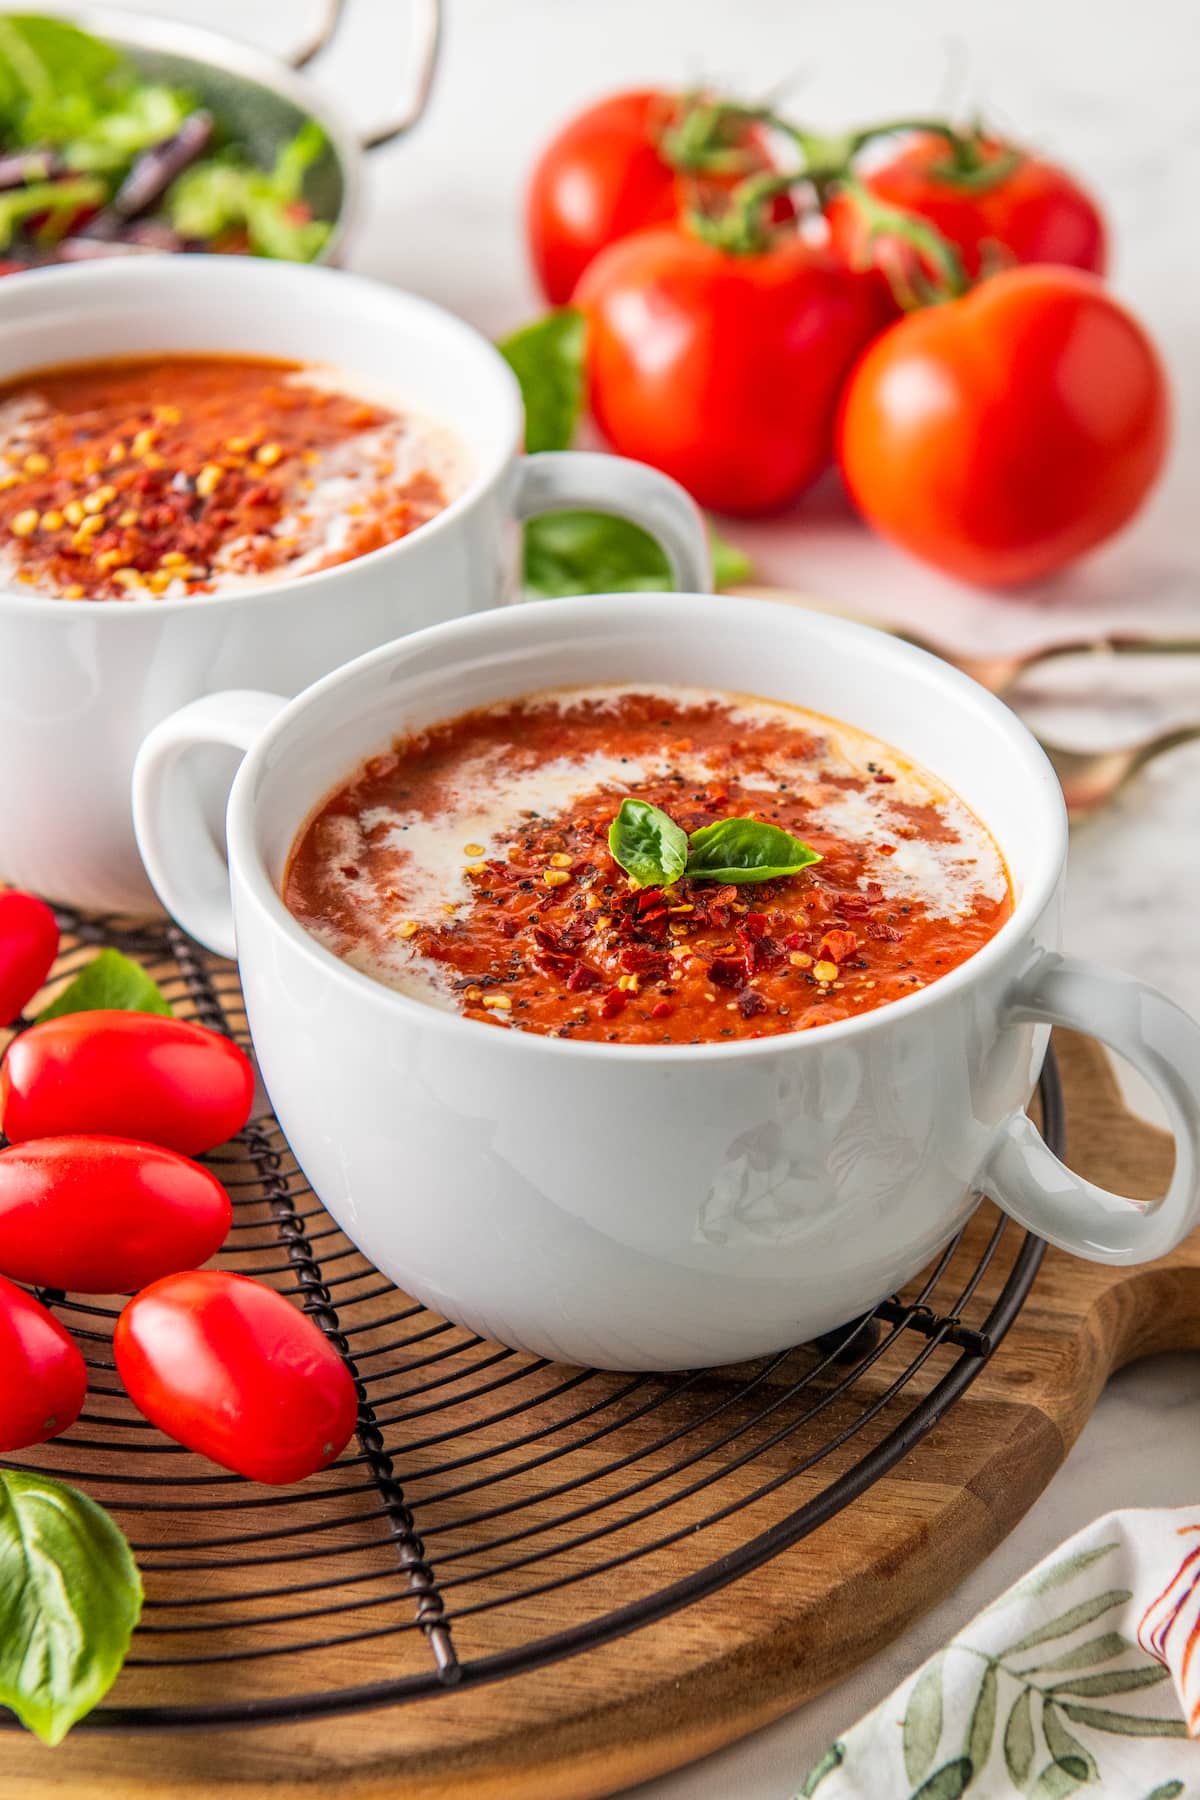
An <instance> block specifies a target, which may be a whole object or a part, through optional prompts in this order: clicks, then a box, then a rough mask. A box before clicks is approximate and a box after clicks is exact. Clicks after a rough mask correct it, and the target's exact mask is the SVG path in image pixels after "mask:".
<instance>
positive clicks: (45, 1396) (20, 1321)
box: [0, 1275, 87, 1452]
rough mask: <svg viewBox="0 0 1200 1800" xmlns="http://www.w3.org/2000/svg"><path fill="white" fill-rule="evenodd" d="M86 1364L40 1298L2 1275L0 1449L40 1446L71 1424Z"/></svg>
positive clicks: (79, 1406) (84, 1387) (79, 1403)
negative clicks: (16, 1285) (27, 1292)
mask: <svg viewBox="0 0 1200 1800" xmlns="http://www.w3.org/2000/svg"><path fill="white" fill-rule="evenodd" d="M86 1394H87V1365H86V1364H85V1363H84V1360H83V1357H82V1356H81V1355H80V1354H79V1348H78V1346H77V1345H76V1343H75V1340H74V1338H73V1337H71V1335H70V1333H69V1332H67V1331H64V1330H63V1327H62V1326H61V1325H60V1324H59V1322H58V1320H57V1319H56V1318H54V1317H53V1316H52V1314H50V1313H48V1312H47V1311H46V1308H45V1307H44V1306H43V1305H42V1303H41V1301H40V1300H35V1299H34V1298H33V1296H32V1294H26V1293H24V1292H22V1290H21V1289H20V1288H19V1287H14V1286H13V1284H12V1282H11V1281H5V1279H4V1277H3V1276H2V1275H0V1452H4V1451H9V1450H25V1449H27V1448H28V1447H29V1445H30V1444H44V1443H45V1442H46V1439H47V1438H52V1437H57V1436H58V1434H59V1432H60V1431H66V1430H67V1428H68V1426H70V1425H73V1424H74V1423H75V1421H76V1419H77V1418H78V1417H79V1414H80V1412H81V1411H82V1410H83V1402H84V1399H85V1397H86Z"/></svg>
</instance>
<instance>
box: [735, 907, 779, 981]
mask: <svg viewBox="0 0 1200 1800" xmlns="http://www.w3.org/2000/svg"><path fill="white" fill-rule="evenodd" d="M751 919H757V920H760V921H762V923H764V924H765V922H766V914H765V913H749V914H747V916H746V918H745V919H744V920H743V921H742V923H741V924H740V925H739V926H738V928H737V933H736V936H737V941H738V943H739V944H740V946H741V948H742V950H743V952H744V953H745V957H746V966H747V967H748V968H749V970H750V972H751V974H753V973H754V971H755V970H756V969H768V968H770V966H771V964H772V963H776V962H778V961H779V959H780V957H781V956H782V955H783V945H782V944H781V943H780V942H779V940H778V939H777V938H773V937H768V936H766V935H765V934H764V933H762V932H759V933H756V932H755V930H754V927H753V926H752V925H751V923H750V921H751Z"/></svg>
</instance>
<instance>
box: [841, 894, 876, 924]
mask: <svg viewBox="0 0 1200 1800" xmlns="http://www.w3.org/2000/svg"><path fill="white" fill-rule="evenodd" d="M870 910H871V906H870V902H869V901H868V899H867V896H866V895H865V894H843V895H842V896H841V898H840V899H839V900H838V911H839V912H842V913H845V915H846V917H847V918H848V919H864V918H865V917H866V916H867V914H868V913H869V912H870Z"/></svg>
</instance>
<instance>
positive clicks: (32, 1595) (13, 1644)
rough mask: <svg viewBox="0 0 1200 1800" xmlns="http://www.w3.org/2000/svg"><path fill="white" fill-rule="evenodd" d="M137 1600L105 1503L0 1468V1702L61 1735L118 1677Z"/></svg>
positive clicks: (130, 1563)
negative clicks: (101, 1503)
mask: <svg viewBox="0 0 1200 1800" xmlns="http://www.w3.org/2000/svg"><path fill="white" fill-rule="evenodd" d="M141 1610H142V1582H141V1577H140V1576H139V1574H138V1571H137V1565H136V1563H135V1562H134V1560H133V1554H132V1552H131V1551H130V1548H129V1545H128V1543H127V1542H126V1541H125V1538H124V1536H123V1535H122V1533H121V1532H120V1531H119V1530H118V1528H117V1526H116V1524H115V1523H114V1522H113V1520H112V1519H111V1518H110V1517H109V1515H108V1514H107V1513H106V1512H105V1511H104V1509H103V1507H100V1506H97V1505H96V1503H95V1501H94V1500H89V1499H88V1497H87V1495H86V1494H81V1493H80V1492H79V1491H78V1489H77V1488H73V1487H67V1486H66V1485H65V1483H63V1482H59V1481H51V1480H50V1478H49V1477H48V1476H45V1475H19V1474H17V1473H16V1472H15V1471H13V1470H11V1469H0V1705H4V1706H9V1707H11V1708H12V1710H13V1712H15V1713H16V1715H17V1717H18V1718H19V1719H20V1720H21V1722H22V1724H24V1725H27V1726H28V1727H29V1729H30V1731H33V1732H36V1733H37V1735H38V1737H40V1738H41V1739H42V1741H43V1743H46V1744H57V1743H60V1742H61V1741H62V1739H63V1738H64V1737H65V1736H66V1734H67V1732H68V1731H69V1730H70V1729H71V1727H72V1725H74V1724H75V1723H76V1721H77V1720H79V1719H81V1718H82V1717H83V1716H84V1714H85V1713H88V1712H90V1711H91V1710H92V1708H93V1706H95V1705H96V1704H97V1703H98V1702H99V1701H101V1700H102V1699H103V1698H104V1696H105V1694H106V1693H107V1692H108V1690H109V1688H110V1687H111V1686H112V1684H113V1682H114V1681H115V1680H116V1678H117V1675H118V1674H119V1672H120V1669H121V1665H122V1663H123V1662H124V1661H125V1657H126V1654H127V1652H128V1649H129V1639H130V1637H131V1635H132V1633H133V1628H134V1626H135V1625H136V1624H137V1622H138V1617H139V1615H140V1613H141Z"/></svg>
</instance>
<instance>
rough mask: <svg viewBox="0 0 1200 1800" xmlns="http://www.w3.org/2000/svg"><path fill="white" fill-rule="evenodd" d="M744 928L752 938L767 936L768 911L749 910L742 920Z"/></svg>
mask: <svg viewBox="0 0 1200 1800" xmlns="http://www.w3.org/2000/svg"><path fill="white" fill-rule="evenodd" d="M742 930H743V931H745V932H747V933H748V934H749V935H750V937H752V938H760V937H765V935H766V930H767V915H766V913H760V912H748V913H747V914H746V916H745V918H744V919H743V920H742Z"/></svg>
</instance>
